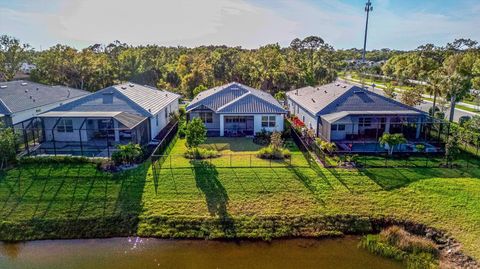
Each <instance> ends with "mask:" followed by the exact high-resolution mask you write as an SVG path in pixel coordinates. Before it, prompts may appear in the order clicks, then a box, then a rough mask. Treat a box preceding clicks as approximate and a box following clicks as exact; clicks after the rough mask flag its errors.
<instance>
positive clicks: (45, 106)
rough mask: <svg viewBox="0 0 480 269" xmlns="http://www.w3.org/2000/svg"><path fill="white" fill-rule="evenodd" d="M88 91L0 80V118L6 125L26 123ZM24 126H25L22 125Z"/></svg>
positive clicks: (86, 93) (18, 125) (18, 126)
mask: <svg viewBox="0 0 480 269" xmlns="http://www.w3.org/2000/svg"><path fill="white" fill-rule="evenodd" d="M88 94H89V92H87V91H83V90H78V89H73V88H69V87H65V86H49V85H44V84H39V83H34V82H30V81H23V80H16V81H8V82H0V119H3V123H4V124H5V125H6V126H14V125H17V128H23V127H21V126H20V125H21V124H22V123H24V125H28V124H29V122H28V121H30V120H31V119H33V118H36V117H37V116H38V115H39V114H40V113H43V112H46V111H49V110H51V109H54V108H57V107H59V106H61V105H64V104H66V103H69V102H72V101H74V100H77V99H78V98H80V97H82V96H86V95H88ZM24 127H25V126H24Z"/></svg>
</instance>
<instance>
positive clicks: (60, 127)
mask: <svg viewBox="0 0 480 269" xmlns="http://www.w3.org/2000/svg"><path fill="white" fill-rule="evenodd" d="M57 132H59V133H73V121H72V120H68V119H61V120H60V121H59V122H58V124H57Z"/></svg>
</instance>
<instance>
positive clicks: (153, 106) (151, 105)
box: [106, 82, 180, 115]
mask: <svg viewBox="0 0 480 269" xmlns="http://www.w3.org/2000/svg"><path fill="white" fill-rule="evenodd" d="M110 88H114V89H116V90H117V91H118V92H120V93H122V94H123V95H125V96H126V97H127V98H128V99H130V100H132V101H133V102H135V103H136V104H138V105H139V106H140V107H142V108H143V109H145V110H147V111H148V112H149V113H150V114H152V115H154V114H157V113H158V112H159V111H160V110H162V109H163V108H164V107H165V106H167V105H169V104H170V103H171V102H173V101H175V100H177V99H178V98H180V95H178V94H176V93H173V92H169V91H163V90H158V89H156V88H153V87H150V86H141V85H138V84H135V83H131V82H130V83H124V84H120V85H114V86H111V87H110ZM106 89H108V88H106Z"/></svg>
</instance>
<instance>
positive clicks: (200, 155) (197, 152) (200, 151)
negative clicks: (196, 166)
mask: <svg viewBox="0 0 480 269" xmlns="http://www.w3.org/2000/svg"><path fill="white" fill-rule="evenodd" d="M184 155H185V158H187V159H208V158H216V157H220V153H219V152H218V151H216V150H213V149H205V148H189V149H187V151H186V152H185V154H184Z"/></svg>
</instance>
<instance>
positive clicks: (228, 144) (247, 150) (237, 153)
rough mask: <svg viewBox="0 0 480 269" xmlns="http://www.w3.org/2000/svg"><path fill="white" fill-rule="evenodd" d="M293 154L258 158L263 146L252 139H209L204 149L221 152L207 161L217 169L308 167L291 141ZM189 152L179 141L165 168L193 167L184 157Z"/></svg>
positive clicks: (289, 143)
mask: <svg viewBox="0 0 480 269" xmlns="http://www.w3.org/2000/svg"><path fill="white" fill-rule="evenodd" d="M285 146H286V148H288V149H289V150H290V152H291V154H292V156H291V158H289V159H286V160H265V159H260V158H258V157H257V156H256V153H257V151H258V150H259V149H261V148H262V146H260V145H257V144H255V143H253V142H252V138H244V137H238V138H226V137H212V138H208V139H207V141H206V142H205V144H202V145H200V147H202V148H207V149H214V150H217V151H218V152H220V154H221V156H220V157H218V158H212V159H209V160H206V162H208V163H210V164H212V165H215V167H285V166H297V167H308V166H309V164H308V162H307V161H306V160H305V158H304V156H303V154H302V153H301V152H300V151H299V149H298V147H297V146H296V145H295V143H294V142H293V141H291V140H287V141H286V142H285ZM186 150H187V146H186V145H185V139H178V140H177V142H176V144H175V146H174V147H173V148H172V149H171V151H170V154H169V157H168V158H166V159H165V161H164V163H163V166H164V167H169V168H170V167H172V168H186V167H191V166H192V161H191V160H190V159H187V158H185V157H184V156H183V153H184V152H185V151H186Z"/></svg>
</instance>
